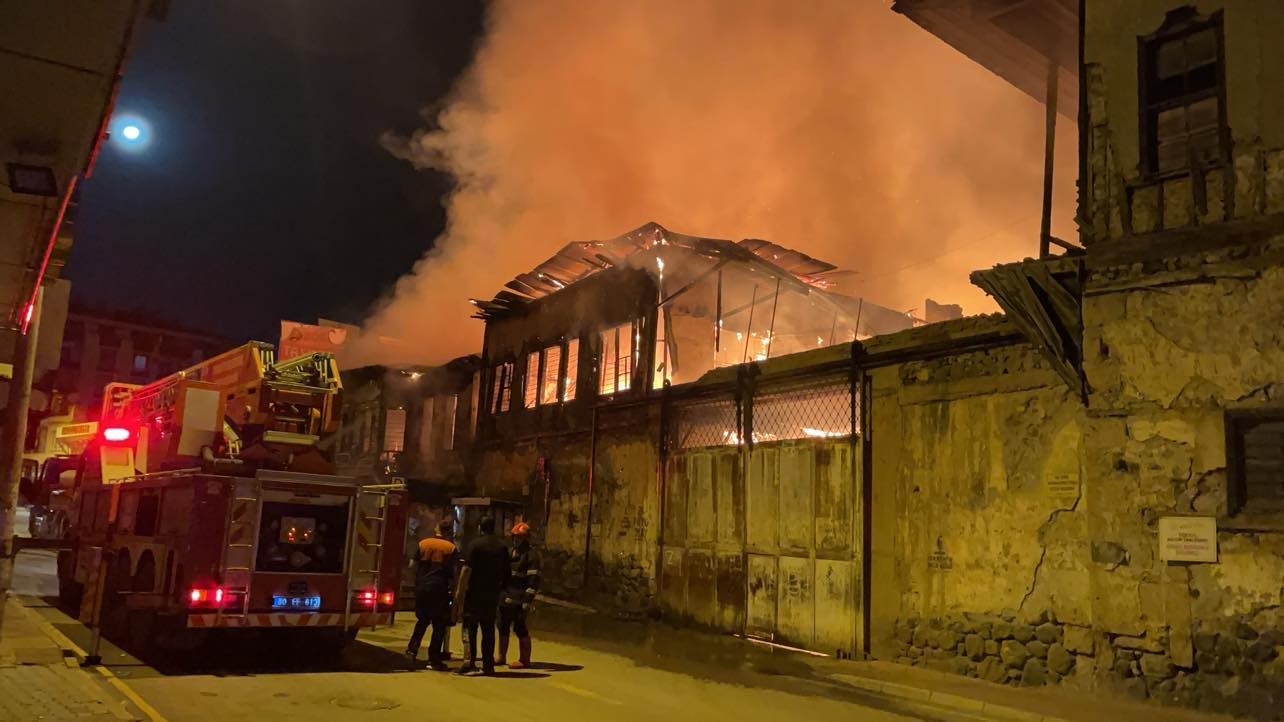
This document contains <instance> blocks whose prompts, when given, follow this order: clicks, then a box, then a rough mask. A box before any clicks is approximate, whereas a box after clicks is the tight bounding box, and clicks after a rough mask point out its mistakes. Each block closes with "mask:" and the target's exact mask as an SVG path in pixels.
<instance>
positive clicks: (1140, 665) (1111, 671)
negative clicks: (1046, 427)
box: [1083, 234, 1284, 719]
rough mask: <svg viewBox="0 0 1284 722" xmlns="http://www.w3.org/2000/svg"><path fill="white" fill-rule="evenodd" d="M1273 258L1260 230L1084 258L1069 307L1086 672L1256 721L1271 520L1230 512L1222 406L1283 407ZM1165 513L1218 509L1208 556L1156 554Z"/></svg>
mask: <svg viewBox="0 0 1284 722" xmlns="http://www.w3.org/2000/svg"><path fill="white" fill-rule="evenodd" d="M1282 254H1284V238H1281V237H1280V236H1275V237H1271V236H1270V235H1269V234H1267V235H1266V237H1264V238H1261V239H1259V240H1258V241H1256V242H1254V243H1250V244H1248V245H1234V246H1227V247H1224V248H1222V249H1221V250H1215V251H1205V252H1202V253H1188V254H1185V255H1178V254H1174V255H1172V256H1170V257H1169V258H1168V259H1166V260H1165V261H1164V264H1163V267H1162V269H1156V268H1153V267H1147V266H1146V265H1145V264H1140V263H1138V264H1129V265H1123V266H1109V265H1106V266H1099V267H1097V268H1095V269H1094V270H1093V271H1092V272H1091V273H1090V275H1089V277H1088V279H1087V285H1086V290H1085V298H1084V306H1083V307H1084V321H1085V334H1084V340H1085V344H1084V346H1085V361H1084V370H1085V373H1086V375H1087V379H1088V383H1089V384H1090V386H1091V387H1092V393H1091V394H1090V397H1089V414H1090V416H1091V417H1092V420H1091V422H1090V423H1091V425H1092V427H1093V433H1092V434H1091V435H1090V437H1089V443H1088V445H1087V449H1086V450H1087V455H1086V459H1085V462H1086V464H1087V472H1088V474H1089V475H1090V477H1091V478H1093V479H1095V480H1097V481H1096V482H1095V486H1094V488H1096V489H1099V490H1100V493H1097V494H1093V495H1091V496H1090V497H1089V504H1090V507H1091V509H1090V510H1091V514H1090V519H1091V523H1090V526H1089V529H1088V537H1089V539H1090V540H1091V544H1092V555H1093V565H1092V576H1093V589H1094V607H1093V611H1094V620H1093V621H1094V625H1095V626H1096V627H1097V629H1098V631H1099V633H1100V634H1102V635H1103V638H1102V639H1101V640H1099V643H1098V649H1099V650H1100V651H1101V652H1102V654H1101V655H1100V656H1099V662H1100V663H1099V665H1098V670H1097V671H1098V673H1099V676H1100V677H1101V678H1102V679H1103V680H1105V681H1107V682H1109V683H1111V684H1118V685H1121V686H1123V688H1124V689H1126V690H1127V691H1129V692H1130V693H1132V694H1135V695H1137V696H1150V697H1153V698H1157V699H1161V700H1165V701H1175V702H1179V703H1183V704H1187V705H1198V706H1202V707H1205V708H1210V709H1218V710H1225V711H1231V712H1237V713H1242V714H1251V715H1256V716H1259V717H1262V718H1264V719H1273V718H1274V715H1275V714H1277V713H1278V710H1280V709H1284V662H1281V661H1280V653H1281V652H1282V651H1284V615H1282V614H1281V612H1280V609H1281V604H1284V519H1281V518H1278V515H1276V517H1275V518H1272V517H1270V516H1265V517H1263V516H1260V515H1259V516H1245V515H1242V514H1241V515H1236V516H1230V515H1229V513H1228V505H1227V494H1226V489H1227V474H1226V448H1225V446H1226V445H1225V433H1226V432H1225V412H1226V410H1228V409H1255V408H1272V407H1274V408H1278V407H1280V406H1281V405H1284V266H1281V262H1282V261H1284V255H1282ZM1165 514H1200V515H1211V516H1215V517H1217V519H1218V528H1219V533H1218V545H1219V559H1218V561H1217V563H1213V564H1189V565H1172V564H1164V563H1163V562H1160V561H1159V560H1158V559H1157V557H1156V548H1157V541H1156V524H1157V520H1158V518H1159V517H1160V516H1161V515H1165ZM1117 635H1123V636H1122V637H1120V636H1117ZM1121 638H1134V639H1141V640H1145V644H1144V645H1142V648H1140V649H1134V650H1129V649H1126V648H1121V646H1120V643H1119V639H1121ZM1128 644H1130V645H1133V646H1137V645H1138V644H1140V643H1133V642H1128ZM1147 664H1148V665H1149V667H1147ZM1270 710H1274V711H1270Z"/></svg>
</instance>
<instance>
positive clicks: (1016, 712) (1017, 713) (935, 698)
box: [825, 673, 1070, 722]
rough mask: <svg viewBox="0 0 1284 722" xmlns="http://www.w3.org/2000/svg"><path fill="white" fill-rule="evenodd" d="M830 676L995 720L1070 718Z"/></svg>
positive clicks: (1022, 721) (903, 686) (865, 679)
mask: <svg viewBox="0 0 1284 722" xmlns="http://www.w3.org/2000/svg"><path fill="white" fill-rule="evenodd" d="M825 676H826V677H827V678H829V679H830V680H833V681H835V682H838V683H839V684H844V685H847V686H849V687H855V688H858V689H861V690H864V691H866V692H872V693H874V694H878V695H883V696H885V697H894V698H896V699H900V700H909V701H911V702H918V703H928V704H933V705H936V706H938V707H944V708H945V709H948V710H951V711H954V712H961V713H964V714H971V715H985V716H986V717H988V718H990V719H995V720H1005V721H1006V720H1011V722H1070V720H1066V719H1064V718H1062V717H1055V716H1052V715H1045V714H1040V713H1038V712H1031V711H1029V710H1025V709H1021V708H1019V707H1009V706H1007V705H1001V704H995V703H993V702H986V701H984V700H979V699H975V698H973V697H965V696H963V695H959V694H951V693H949V692H937V691H933V690H931V689H928V688H926V687H915V686H912V685H908V684H900V683H898V682H884V681H882V680H878V679H873V678H871V677H859V676H856V675H852V674H842V673H831V674H827V675H825Z"/></svg>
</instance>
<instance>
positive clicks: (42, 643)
mask: <svg viewBox="0 0 1284 722" xmlns="http://www.w3.org/2000/svg"><path fill="white" fill-rule="evenodd" d="M47 626H48V625H44V624H42V622H41V620H40V619H39V618H38V617H37V616H36V615H35V613H33V612H31V611H30V610H28V609H27V608H26V607H24V606H23V604H22V602H21V601H20V599H19V598H18V597H16V596H13V595H10V596H9V597H8V598H7V599H5V600H4V606H3V608H2V609H0V720H14V722H20V721H22V722H25V721H26V720H42V721H43V720H77V721H78V722H96V721H101V722H119V721H124V720H146V719H147V717H145V716H143V715H142V714H141V713H139V712H138V711H137V710H136V709H135V708H134V707H133V706H132V705H130V704H129V702H128V701H127V700H126V699H125V698H124V697H122V696H120V695H118V694H116V693H115V691H114V690H112V689H111V688H110V687H108V685H107V684H106V683H105V682H106V678H105V677H103V676H101V675H99V674H96V673H94V672H92V671H90V670H86V669H81V668H80V665H79V663H78V661H77V660H76V658H75V657H74V656H70V655H69V654H68V655H65V654H64V652H63V649H62V648H61V647H60V646H59V643H58V642H57V641H56V640H55V639H54V638H53V637H52V636H50V635H49V634H47V633H46V631H45V627H47Z"/></svg>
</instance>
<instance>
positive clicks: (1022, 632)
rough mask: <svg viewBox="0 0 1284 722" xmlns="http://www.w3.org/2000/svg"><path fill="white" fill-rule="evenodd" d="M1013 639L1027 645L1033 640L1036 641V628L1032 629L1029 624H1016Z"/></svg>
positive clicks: (1013, 627)
mask: <svg viewBox="0 0 1284 722" xmlns="http://www.w3.org/2000/svg"><path fill="white" fill-rule="evenodd" d="M1012 638H1013V639H1015V640H1016V641H1018V642H1020V643H1022V644H1025V643H1026V642H1028V641H1030V640H1031V639H1034V627H1031V626H1030V625H1028V624H1015V625H1013V626H1012Z"/></svg>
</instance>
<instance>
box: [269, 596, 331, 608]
mask: <svg viewBox="0 0 1284 722" xmlns="http://www.w3.org/2000/svg"><path fill="white" fill-rule="evenodd" d="M272 608H273V609H320V608H321V596H320V595H318V594H313V595H311V596H306V597H295V596H288V595H285V594H274V595H272Z"/></svg>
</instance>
